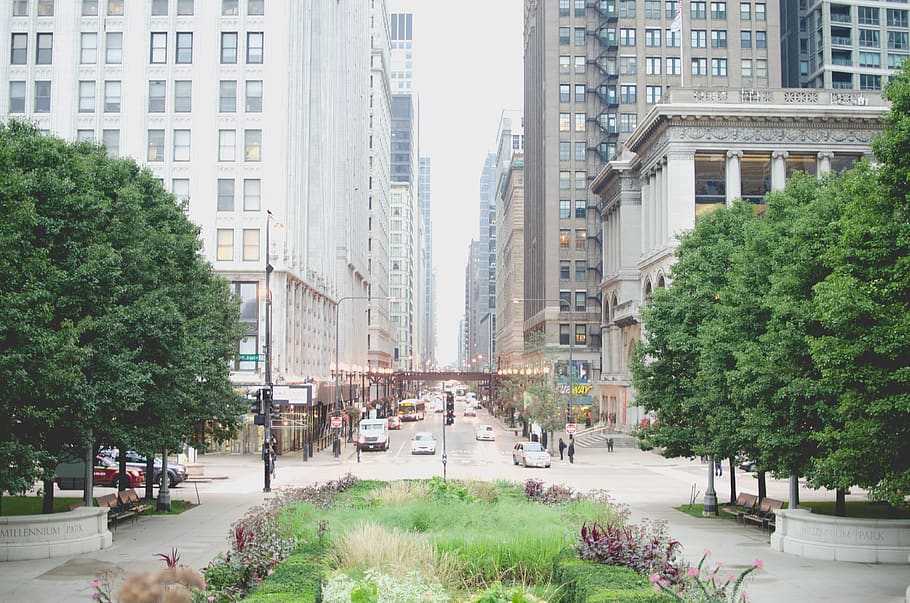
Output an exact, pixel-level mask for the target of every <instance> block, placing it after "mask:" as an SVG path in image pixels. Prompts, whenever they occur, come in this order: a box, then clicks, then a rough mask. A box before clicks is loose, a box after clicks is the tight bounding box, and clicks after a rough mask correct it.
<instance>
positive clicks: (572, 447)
mask: <svg viewBox="0 0 910 603" xmlns="http://www.w3.org/2000/svg"><path fill="white" fill-rule="evenodd" d="M566 452H567V453H569V462H570V463H573V464H574V463H575V438H573V437H572V436H569V448H568V450H566Z"/></svg>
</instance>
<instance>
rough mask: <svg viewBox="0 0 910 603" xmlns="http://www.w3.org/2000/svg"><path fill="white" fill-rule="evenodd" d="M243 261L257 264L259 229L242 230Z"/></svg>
mask: <svg viewBox="0 0 910 603" xmlns="http://www.w3.org/2000/svg"><path fill="white" fill-rule="evenodd" d="M243 261H244V262H258V261H259V229H258V228H255V229H254V228H244V229H243Z"/></svg>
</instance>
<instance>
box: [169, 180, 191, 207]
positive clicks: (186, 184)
mask: <svg viewBox="0 0 910 603" xmlns="http://www.w3.org/2000/svg"><path fill="white" fill-rule="evenodd" d="M171 194H172V195H174V198H176V199H177V201H179V202H180V203H186V202H187V201H189V199H190V179H189V178H174V179H173V180H171Z"/></svg>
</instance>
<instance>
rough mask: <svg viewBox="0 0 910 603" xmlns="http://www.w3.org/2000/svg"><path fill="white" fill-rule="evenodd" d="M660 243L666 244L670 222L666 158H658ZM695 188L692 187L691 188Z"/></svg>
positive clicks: (668, 180) (668, 174)
mask: <svg viewBox="0 0 910 603" xmlns="http://www.w3.org/2000/svg"><path fill="white" fill-rule="evenodd" d="M658 176H659V177H660V222H659V225H660V244H661V246H663V245H666V244H667V242H668V241H669V239H670V233H669V228H668V225H669V224H670V170H669V169H668V168H667V158H666V157H664V158H663V159H661V160H660V172H658ZM692 190H693V191H694V190H695V189H694V187H693V189H692Z"/></svg>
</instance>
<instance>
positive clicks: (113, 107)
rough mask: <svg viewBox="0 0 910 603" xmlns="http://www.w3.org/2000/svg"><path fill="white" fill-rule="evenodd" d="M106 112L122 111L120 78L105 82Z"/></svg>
mask: <svg viewBox="0 0 910 603" xmlns="http://www.w3.org/2000/svg"><path fill="white" fill-rule="evenodd" d="M104 112H105V113H120V80H109V81H106V82H104Z"/></svg>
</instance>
